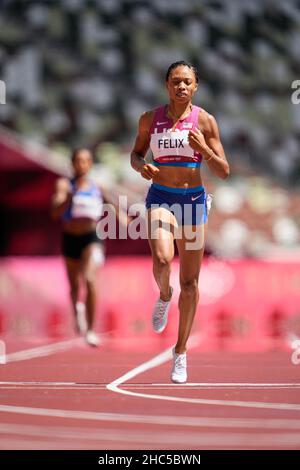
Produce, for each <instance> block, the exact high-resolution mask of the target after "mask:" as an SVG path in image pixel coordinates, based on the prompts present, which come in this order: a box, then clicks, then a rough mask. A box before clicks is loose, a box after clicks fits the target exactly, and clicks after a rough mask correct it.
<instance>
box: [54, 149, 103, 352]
mask: <svg viewBox="0 0 300 470" xmlns="http://www.w3.org/2000/svg"><path fill="white" fill-rule="evenodd" d="M92 164H93V159H92V154H91V152H90V151H89V150H88V149H85V148H80V149H77V150H75V151H74V152H73V155H72V165H73V170H74V178H72V179H71V180H69V179H67V178H60V179H59V180H58V181H57V182H56V188H55V193H54V195H53V198H52V216H53V217H54V218H61V219H62V226H63V236H62V254H63V256H64V259H65V264H66V269H67V274H68V279H69V283H70V295H71V301H72V307H73V311H74V315H75V321H76V329H77V332H78V333H80V334H84V335H85V339H86V342H87V343H88V344H89V345H90V346H98V345H99V337H98V335H97V334H96V333H95V331H94V326H95V311H96V274H97V270H98V267H100V266H101V265H102V264H103V261H104V252H103V245H102V243H101V240H100V239H99V238H98V237H97V234H96V224H97V221H98V219H99V218H100V217H101V215H102V204H103V192H102V190H101V189H100V188H99V187H98V186H97V185H96V183H95V182H94V181H93V180H91V179H90V178H89V176H88V175H89V171H90V169H91V167H92ZM81 278H82V280H83V282H84V284H85V288H86V302H85V303H82V302H79V287H80V280H81Z"/></svg>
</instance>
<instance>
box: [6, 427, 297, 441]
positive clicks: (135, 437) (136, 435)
mask: <svg viewBox="0 0 300 470" xmlns="http://www.w3.org/2000/svg"><path fill="white" fill-rule="evenodd" d="M0 434H3V435H4V436H8V435H10V436H22V438H23V439H26V440H29V439H30V438H32V437H34V438H35V439H34V444H32V445H34V446H35V445H36V444H38V445H39V444H41V443H43V442H45V440H47V442H50V443H52V444H54V443H55V442H56V441H59V442H60V443H61V440H64V441H65V442H66V441H70V442H71V443H74V447H75V446H76V445H78V442H76V444H75V442H74V441H79V442H80V443H82V444H84V445H97V444H98V446H99V444H100V445H101V444H102V443H103V442H110V441H112V442H122V443H125V442H128V443H147V444H148V445H149V444H150V445H151V444H152V445H153V444H156V445H159V444H164V445H166V444H171V445H179V444H181V445H184V446H187V445H190V446H191V445H192V446H197V444H199V442H200V443H203V442H205V443H206V444H210V445H216V444H217V445H219V443H220V442H222V444H226V445H233V444H235V445H236V444H237V442H243V443H244V444H246V445H255V444H256V445H257V444H258V445H260V446H262V445H266V443H268V444H270V445H272V444H273V445H274V444H275V443H277V444H278V443H280V444H283V443H284V444H286V445H290V446H293V445H295V444H298V443H299V442H300V433H286V432H282V433H276V434H274V433H273V434H271V433H269V434H266V433H265V432H264V433H263V434H260V435H259V439H258V436H257V434H253V433H242V434H237V433H228V432H227V433H226V434H225V433H224V434H223V433H217V434H216V433H212V432H205V433H203V434H199V433H195V432H188V433H186V432H185V433H184V434H183V433H182V432H178V431H176V430H169V431H168V433H165V432H164V431H159V432H155V433H153V432H152V431H150V430H145V429H144V430H143V432H140V431H137V430H127V431H126V433H124V432H122V431H121V430H108V429H105V428H103V429H101V428H100V429H98V428H96V429H93V428H74V427H72V428H68V427H62V426H55V427H54V426H50V427H49V426H47V427H45V426H36V425H19V424H8V425H6V424H5V425H4V424H3V425H0ZM261 438H262V440H261ZM246 439H247V440H246ZM1 441H2V438H1ZM37 441H38V442H37ZM258 441H259V442H258Z"/></svg>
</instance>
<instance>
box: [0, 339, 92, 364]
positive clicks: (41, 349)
mask: <svg viewBox="0 0 300 470" xmlns="http://www.w3.org/2000/svg"><path fill="white" fill-rule="evenodd" d="M83 341H84V340H83V338H72V339H69V340H66V341H60V342H55V343H50V344H46V345H44V346H38V347H36V348H31V349H24V350H23V351H16V352H13V353H10V354H6V364H8V363H10V362H17V361H26V360H29V359H35V358H37V357H45V356H49V355H50V354H55V353H57V352H61V351H66V350H67V349H71V348H72V347H73V346H77V345H80V344H84V342H83Z"/></svg>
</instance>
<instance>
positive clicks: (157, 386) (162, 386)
mask: <svg viewBox="0 0 300 470" xmlns="http://www.w3.org/2000/svg"><path fill="white" fill-rule="evenodd" d="M106 387H107V384H106V383H80V382H16V381H14V382H12V381H7V382H0V388H1V389H22V388H24V389H33V390H34V389H39V388H44V389H62V390H72V389H80V390H84V389H87V390H97V389H99V390H100V389H106ZM122 387H123V388H126V389H131V390H133V389H136V390H139V389H142V390H146V389H148V390H149V389H154V390H167V389H172V388H174V387H176V388H178V384H172V383H124V384H123V385H122ZM182 388H187V389H189V388H195V389H198V390H199V389H200V390H201V389H204V390H206V389H214V388H221V389H227V388H233V389H239V388H241V389H250V390H252V389H281V388H285V389H298V388H300V383H292V382H290V383H258V382H249V383H247V382H245V383H238V382H219V383H218V382H197V383H193V382H190V383H185V384H181V385H180V389H182Z"/></svg>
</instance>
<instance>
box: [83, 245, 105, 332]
mask: <svg viewBox="0 0 300 470" xmlns="http://www.w3.org/2000/svg"><path fill="white" fill-rule="evenodd" d="M102 260H103V253H102V247H101V245H99V243H91V244H89V245H88V246H86V247H85V248H84V250H83V251H82V255H81V269H82V277H83V281H84V283H85V286H86V316H87V323H88V329H89V330H92V329H93V327H94V325H95V319H96V301H97V293H96V280H97V270H98V268H99V266H100V265H101V264H102Z"/></svg>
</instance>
